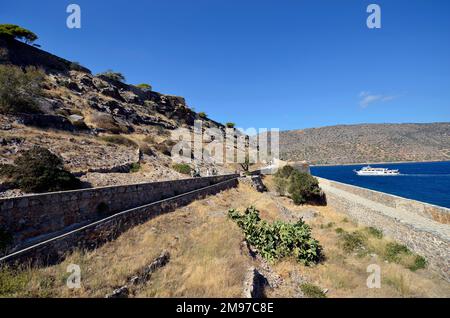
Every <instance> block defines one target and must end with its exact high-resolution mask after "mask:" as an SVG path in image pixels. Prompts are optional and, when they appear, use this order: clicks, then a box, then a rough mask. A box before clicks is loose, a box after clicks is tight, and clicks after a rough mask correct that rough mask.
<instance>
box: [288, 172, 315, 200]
mask: <svg viewBox="0 0 450 318" xmlns="http://www.w3.org/2000/svg"><path fill="white" fill-rule="evenodd" d="M288 192H289V193H290V194H291V196H292V200H294V203H295V204H305V203H307V202H316V201H319V200H320V198H321V196H322V191H321V190H320V187H319V182H318V181H317V179H316V178H314V177H313V176H311V175H310V174H307V173H304V172H299V171H297V170H295V171H293V172H292V173H291V176H290V177H289V187H288Z"/></svg>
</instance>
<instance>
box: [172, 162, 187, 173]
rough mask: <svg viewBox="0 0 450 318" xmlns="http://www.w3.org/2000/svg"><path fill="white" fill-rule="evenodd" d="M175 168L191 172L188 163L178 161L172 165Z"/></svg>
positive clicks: (178, 170)
mask: <svg viewBox="0 0 450 318" xmlns="http://www.w3.org/2000/svg"><path fill="white" fill-rule="evenodd" d="M172 168H173V170H175V171H176V172H179V173H182V174H191V167H190V166H189V165H188V164H186V163H176V164H174V165H173V166H172Z"/></svg>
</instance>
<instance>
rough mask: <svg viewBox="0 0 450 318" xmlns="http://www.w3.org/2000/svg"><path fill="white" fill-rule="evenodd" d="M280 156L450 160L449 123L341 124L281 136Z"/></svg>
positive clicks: (320, 160) (338, 160) (321, 160)
mask: <svg viewBox="0 0 450 318" xmlns="http://www.w3.org/2000/svg"><path fill="white" fill-rule="evenodd" d="M280 154H281V155H280V156H281V158H282V159H285V160H306V161H307V162H309V163H312V164H346V163H364V162H395V161H433V160H450V123H431V124H361V125H341V126H330V127H322V128H312V129H304V130H291V131H284V132H281V133H280Z"/></svg>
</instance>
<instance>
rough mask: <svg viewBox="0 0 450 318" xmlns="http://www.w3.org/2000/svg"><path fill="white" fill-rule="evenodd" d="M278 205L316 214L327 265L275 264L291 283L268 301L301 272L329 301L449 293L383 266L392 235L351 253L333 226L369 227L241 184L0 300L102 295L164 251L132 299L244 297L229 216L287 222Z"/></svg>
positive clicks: (79, 255)
mask: <svg viewBox="0 0 450 318" xmlns="http://www.w3.org/2000/svg"><path fill="white" fill-rule="evenodd" d="M268 181H269V182H267V183H268V184H270V180H268ZM280 204H281V205H282V206H285V207H286V208H288V209H289V210H290V211H291V212H292V213H293V214H295V215H298V216H300V215H302V213H304V212H305V211H311V210H314V211H316V213H317V216H316V217H315V218H312V219H309V220H307V223H309V224H310V225H311V226H312V231H313V237H314V238H316V239H318V240H319V241H320V243H321V244H322V246H323V247H324V252H325V255H326V260H325V261H324V262H323V263H321V264H319V265H316V266H311V267H306V266H303V265H301V264H299V263H297V262H295V261H294V260H292V259H284V260H282V261H280V262H278V263H276V264H274V265H272V268H273V270H274V272H275V273H277V274H279V275H280V276H281V277H282V278H283V279H284V281H286V282H287V284H284V285H283V286H284V287H282V288H281V289H279V290H276V291H274V292H269V296H271V295H273V296H279V297H292V295H294V292H295V290H296V289H297V290H298V289H300V284H297V285H298V288H297V286H296V285H293V284H295V283H296V281H295V280H293V279H292V277H293V276H295V275H297V274H300V275H301V277H302V278H303V280H304V283H306V282H307V283H310V284H314V285H316V286H318V287H320V288H322V289H324V288H326V289H328V290H329V291H328V293H327V294H326V296H327V297H421V296H423V297H449V296H450V288H449V284H448V283H446V282H444V281H443V280H441V279H440V278H439V277H437V275H436V274H434V273H433V272H431V271H429V270H428V269H421V270H418V271H416V272H412V271H410V270H409V269H407V268H406V267H405V266H404V265H401V264H395V263H385V262H384V259H383V257H382V251H383V250H384V249H385V246H386V244H388V242H390V240H389V238H382V239H379V238H376V237H372V236H368V237H367V243H366V244H367V246H369V247H370V249H371V250H373V251H374V252H371V253H375V254H377V255H369V254H367V255H363V256H361V255H357V253H346V252H344V251H343V249H342V245H341V240H340V236H339V234H338V233H336V231H335V229H336V228H338V227H340V228H342V229H343V230H344V231H346V232H349V233H350V232H353V231H364V228H362V227H360V226H358V225H357V224H354V223H352V222H351V220H349V221H345V220H344V215H343V214H341V213H338V212H336V211H334V210H333V209H332V208H330V207H311V206H295V205H293V204H292V202H291V200H289V199H288V198H280V197H276V196H272V195H271V194H267V193H265V194H261V193H257V192H256V191H254V190H253V189H251V188H250V187H249V186H247V185H244V184H241V185H240V186H239V188H238V189H231V190H228V191H224V192H221V193H220V194H217V195H215V196H210V197H207V198H205V199H203V200H199V201H196V202H194V203H192V204H190V205H188V206H186V207H183V208H180V209H178V210H176V211H174V212H172V213H168V214H165V215H161V216H158V217H156V218H154V219H152V220H150V221H148V222H147V223H145V224H142V225H140V226H137V227H134V228H133V229H131V230H129V231H127V232H126V233H124V234H123V235H121V236H120V237H119V238H118V239H117V240H115V241H113V242H110V243H107V244H105V245H104V246H102V247H100V248H98V249H97V250H94V251H89V252H83V251H77V252H75V253H73V254H71V255H69V256H68V258H67V259H66V260H65V261H64V262H63V263H62V264H59V265H56V266H51V267H47V268H40V269H30V268H28V269H26V270H24V271H22V272H19V273H14V275H13V277H16V278H17V282H16V283H14V284H12V285H9V289H8V291H7V293H5V291H3V295H4V296H5V295H9V296H38V297H104V296H105V295H106V294H108V293H110V292H111V291H112V290H114V289H115V288H117V287H118V286H122V285H123V284H125V282H126V280H127V278H128V277H130V276H131V275H133V274H135V273H136V272H137V271H138V270H139V269H140V268H141V267H143V266H144V265H147V264H149V263H150V262H151V261H153V260H154V259H155V258H156V257H157V256H158V255H160V253H161V251H162V250H164V249H167V250H168V251H169V252H170V254H171V259H170V262H169V263H168V264H167V265H166V266H165V267H163V268H161V269H159V270H158V271H156V272H155V273H154V274H153V275H152V277H151V279H150V281H149V282H148V283H147V284H144V285H143V286H140V287H139V288H135V289H134V290H133V293H134V296H135V297H239V296H241V292H242V284H243V279H244V274H245V272H246V270H247V269H248V268H249V266H251V265H254V264H255V263H254V260H252V259H251V258H250V257H249V256H248V253H247V252H246V251H244V250H242V249H241V242H242V240H243V235H242V232H241V231H240V229H239V228H238V227H237V226H236V225H235V224H234V223H233V222H232V221H230V220H228V218H227V217H226V215H227V211H228V209H229V208H236V209H240V210H243V209H244V208H246V207H248V206H250V205H254V206H255V207H256V208H257V209H259V210H260V215H261V217H263V218H265V219H267V220H276V219H280V218H281V219H283V218H284V216H283V215H282V214H280V210H279V207H280ZM377 251H379V252H377ZM71 263H74V264H78V265H80V266H81V270H82V288H81V289H79V290H75V291H74V290H69V289H68V288H67V287H66V285H65V281H66V279H67V277H68V273H66V268H67V265H68V264H71ZM373 263H375V264H378V265H379V266H380V267H381V278H382V283H381V288H380V289H369V288H367V286H366V280H367V277H368V275H369V274H368V273H367V272H366V268H367V266H368V265H369V264H373ZM294 274H295V275H294ZM9 277H11V275H9ZM0 290H1V288H0ZM0 295H2V292H1V291H0Z"/></svg>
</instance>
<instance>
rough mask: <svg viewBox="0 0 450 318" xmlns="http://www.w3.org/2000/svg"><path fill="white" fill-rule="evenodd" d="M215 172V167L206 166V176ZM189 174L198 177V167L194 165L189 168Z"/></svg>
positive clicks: (199, 175)
mask: <svg viewBox="0 0 450 318" xmlns="http://www.w3.org/2000/svg"><path fill="white" fill-rule="evenodd" d="M217 174H218V172H217V169H216V167H212V168H206V177H210V176H217ZM191 176H192V177H193V178H198V177H201V176H202V175H201V173H200V168H199V167H198V166H195V167H194V169H192V170H191Z"/></svg>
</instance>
